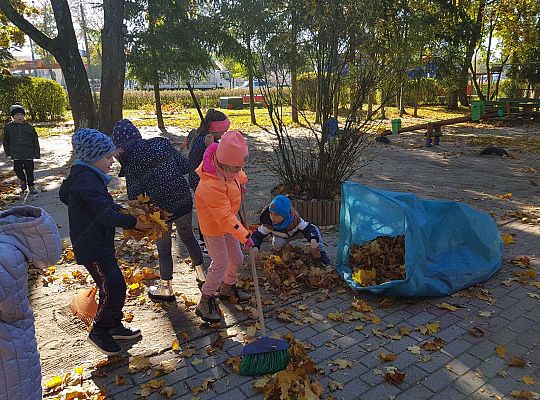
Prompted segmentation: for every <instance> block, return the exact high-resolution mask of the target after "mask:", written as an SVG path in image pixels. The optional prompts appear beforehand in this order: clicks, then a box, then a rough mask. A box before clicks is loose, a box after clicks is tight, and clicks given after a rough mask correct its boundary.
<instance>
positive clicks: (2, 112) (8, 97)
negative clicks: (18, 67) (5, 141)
mask: <svg viewBox="0 0 540 400" xmlns="http://www.w3.org/2000/svg"><path fill="white" fill-rule="evenodd" d="M31 85H32V83H31V80H30V77H28V76H10V75H0V120H2V121H7V120H9V119H10V115H9V107H10V106H11V105H12V104H15V103H20V104H23V93H25V92H26V91H27V90H29V87H30V86H31Z"/></svg>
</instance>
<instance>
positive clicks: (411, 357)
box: [394, 350, 421, 370]
mask: <svg viewBox="0 0 540 400" xmlns="http://www.w3.org/2000/svg"><path fill="white" fill-rule="evenodd" d="M420 358H421V356H419V355H416V354H413V353H411V352H410V351H409V350H405V351H402V352H401V353H399V354H398V358H397V360H396V361H394V365H395V366H396V367H398V368H399V369H400V370H404V369H405V368H407V367H409V366H410V365H413V364H415V363H416V362H418V360H419V359H420Z"/></svg>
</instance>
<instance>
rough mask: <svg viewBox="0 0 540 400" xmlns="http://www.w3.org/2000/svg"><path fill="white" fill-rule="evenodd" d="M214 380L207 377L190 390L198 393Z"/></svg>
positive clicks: (205, 389) (207, 387)
mask: <svg viewBox="0 0 540 400" xmlns="http://www.w3.org/2000/svg"><path fill="white" fill-rule="evenodd" d="M215 381H216V380H215V379H214V378H207V379H205V380H204V381H203V383H202V385H201V386H196V387H193V388H191V392H192V393H193V394H199V393H201V392H204V391H207V390H208V389H209V388H210V386H211V385H212V383H214V382H215Z"/></svg>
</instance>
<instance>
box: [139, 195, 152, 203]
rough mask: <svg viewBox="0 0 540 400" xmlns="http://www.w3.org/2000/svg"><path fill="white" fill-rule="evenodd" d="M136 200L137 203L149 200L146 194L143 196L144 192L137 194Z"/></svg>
mask: <svg viewBox="0 0 540 400" xmlns="http://www.w3.org/2000/svg"><path fill="white" fill-rule="evenodd" d="M137 201H138V202H139V203H143V204H144V203H149V202H150V197H148V196H145V195H144V194H140V195H138V196H137Z"/></svg>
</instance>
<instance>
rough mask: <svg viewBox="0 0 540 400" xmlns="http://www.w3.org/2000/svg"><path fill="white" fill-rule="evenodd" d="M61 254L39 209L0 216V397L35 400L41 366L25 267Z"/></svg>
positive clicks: (53, 228)
mask: <svg viewBox="0 0 540 400" xmlns="http://www.w3.org/2000/svg"><path fill="white" fill-rule="evenodd" d="M61 254H62V241H61V238H60V234H59V233H58V228H57V227H56V223H55V222H54V221H53V219H52V218H51V216H50V215H49V214H47V213H46V212H45V211H44V210H42V209H41V208H37V207H31V206H18V207H13V208H11V209H9V210H6V211H3V212H0V349H1V351H0V398H1V399H25V400H41V398H42V394H41V366H40V362H39V352H38V349H37V342H36V334H35V329H34V314H33V313H32V309H31V308H30V302H29V300H28V263H29V262H31V263H32V264H33V265H35V266H37V267H41V268H45V267H49V266H51V265H53V264H55V263H56V262H57V261H58V260H59V258H60V256H61Z"/></svg>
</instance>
